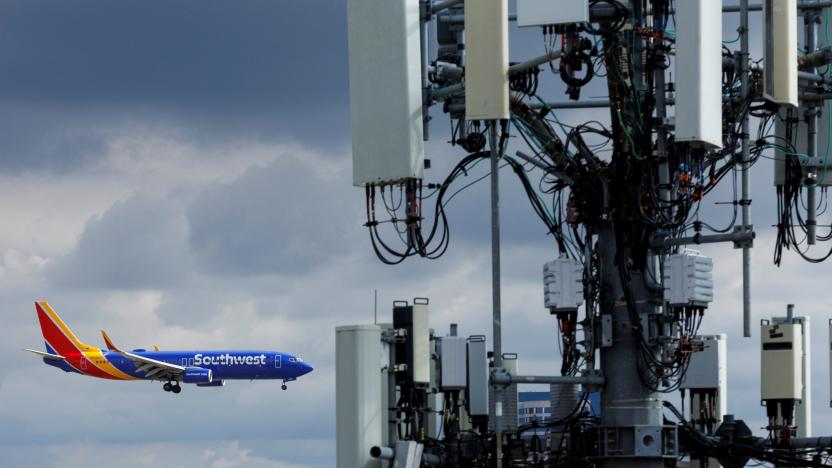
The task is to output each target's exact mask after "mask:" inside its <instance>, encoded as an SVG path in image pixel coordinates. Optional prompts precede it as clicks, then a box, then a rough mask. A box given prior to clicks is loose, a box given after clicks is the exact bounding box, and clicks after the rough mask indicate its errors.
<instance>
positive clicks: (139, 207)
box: [48, 195, 189, 288]
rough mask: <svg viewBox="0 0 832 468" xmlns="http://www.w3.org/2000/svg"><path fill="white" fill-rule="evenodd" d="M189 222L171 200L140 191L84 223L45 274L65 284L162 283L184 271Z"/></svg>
mask: <svg viewBox="0 0 832 468" xmlns="http://www.w3.org/2000/svg"><path fill="white" fill-rule="evenodd" d="M186 239H187V224H186V223H185V220H184V219H183V218H182V217H181V209H178V208H177V207H176V203H175V202H173V203H172V201H171V200H166V199H162V198H155V197H150V196H144V195H138V196H134V197H132V198H130V199H129V200H127V201H125V202H118V203H116V204H115V205H113V207H112V208H110V209H109V210H108V211H107V212H106V213H104V214H103V215H102V216H101V217H100V218H94V219H91V220H89V221H88V222H87V225H86V226H85V228H84V232H83V233H82V234H81V238H80V239H79V241H78V244H77V246H76V247H75V250H74V251H73V252H72V253H70V254H69V255H67V256H66V257H63V258H60V259H58V260H57V262H56V264H55V265H54V266H53V267H52V268H51V269H50V271H49V274H48V277H49V279H50V280H51V281H52V282H54V283H55V284H57V285H59V286H64V287H90V288H144V287H164V286H170V285H173V284H178V283H181V282H182V281H183V279H184V278H185V276H186V275H187V272H188V267H189V259H188V257H187V251H188V249H187V245H186V243H185V242H186Z"/></svg>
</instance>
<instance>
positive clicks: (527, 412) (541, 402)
mask: <svg viewBox="0 0 832 468" xmlns="http://www.w3.org/2000/svg"><path fill="white" fill-rule="evenodd" d="M550 398H551V394H550V393H549V392H519V393H518V394H517V424H518V425H519V426H523V425H527V424H531V423H533V422H534V421H537V422H538V423H545V422H548V421H550V420H551V419H552V402H551V401H550ZM600 400H601V395H600V394H599V393H590V394H589V396H588V397H587V401H586V403H585V404H584V407H583V411H585V412H586V413H588V414H591V415H594V416H599V415H600V411H599V408H600Z"/></svg>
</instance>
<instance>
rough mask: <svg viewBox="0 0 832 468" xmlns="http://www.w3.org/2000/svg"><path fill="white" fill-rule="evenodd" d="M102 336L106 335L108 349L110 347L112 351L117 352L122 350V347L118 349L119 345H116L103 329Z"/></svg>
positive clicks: (105, 341) (105, 340)
mask: <svg viewBox="0 0 832 468" xmlns="http://www.w3.org/2000/svg"><path fill="white" fill-rule="evenodd" d="M101 336H103V337H104V343H106V344H107V349H109V350H110V351H115V352H117V353H121V352H122V351H121V350H120V349H118V347H117V346H116V345H114V344H113V341H112V340H111V339H110V337H109V336H107V332H105V331H104V330H101Z"/></svg>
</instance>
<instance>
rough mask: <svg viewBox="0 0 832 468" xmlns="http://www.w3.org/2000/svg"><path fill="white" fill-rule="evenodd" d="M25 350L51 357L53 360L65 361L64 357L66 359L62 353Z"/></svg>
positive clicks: (25, 349) (24, 349)
mask: <svg viewBox="0 0 832 468" xmlns="http://www.w3.org/2000/svg"><path fill="white" fill-rule="evenodd" d="M23 351H29V352H30V353H34V354H37V355H38V356H40V357H43V358H46V359H50V360H52V361H63V360H64V359H66V358H65V357H63V356H61V355H60V354H52V353H47V352H45V351H38V350H36V349H29V348H23Z"/></svg>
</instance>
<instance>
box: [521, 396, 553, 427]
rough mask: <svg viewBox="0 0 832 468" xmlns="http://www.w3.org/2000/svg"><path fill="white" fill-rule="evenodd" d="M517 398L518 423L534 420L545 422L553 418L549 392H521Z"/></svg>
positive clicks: (524, 423)
mask: <svg viewBox="0 0 832 468" xmlns="http://www.w3.org/2000/svg"><path fill="white" fill-rule="evenodd" d="M517 400H518V401H517V424H518V425H520V426H523V425H526V424H531V423H533V422H534V421H537V422H539V423H543V422H546V421H549V420H550V419H551V418H552V403H551V402H550V401H549V392H519V393H518V395H517Z"/></svg>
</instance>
